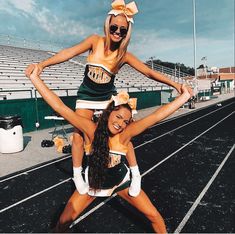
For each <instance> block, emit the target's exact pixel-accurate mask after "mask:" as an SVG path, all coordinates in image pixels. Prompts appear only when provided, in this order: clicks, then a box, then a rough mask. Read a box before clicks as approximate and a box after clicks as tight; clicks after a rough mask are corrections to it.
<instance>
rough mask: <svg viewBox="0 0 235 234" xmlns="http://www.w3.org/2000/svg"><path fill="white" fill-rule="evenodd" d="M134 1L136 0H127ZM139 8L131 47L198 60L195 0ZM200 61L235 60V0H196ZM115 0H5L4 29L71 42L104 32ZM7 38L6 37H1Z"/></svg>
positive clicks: (0, 21)
mask: <svg viewBox="0 0 235 234" xmlns="http://www.w3.org/2000/svg"><path fill="white" fill-rule="evenodd" d="M126 2H130V1H126ZM135 2H136V4H137V6H138V8H139V13H138V14H137V15H136V17H135V18H134V20H135V23H134V28H133V33H132V39H131V42H130V45H129V48H128V49H129V51H130V52H132V53H133V54H135V55H136V56H137V57H139V58H140V59H141V60H143V61H146V60H147V59H149V57H151V56H155V57H156V59H161V60H162V61H169V62H180V63H184V64H185V65H187V66H191V67H193V66H194V60H193V11H192V9H193V7H192V0H135ZM195 2H196V35H197V66H199V65H200V64H201V63H202V61H201V58H202V57H204V56H206V57H207V65H208V66H209V67H211V66H217V67H225V66H234V10H235V9H234V2H235V0H195ZM110 4H111V0H0V34H1V35H7V34H9V35H11V36H15V37H22V38H23V37H24V38H26V39H30V40H33V41H36V40H40V41H54V42H56V43H59V44H62V47H69V46H72V45H74V44H77V43H78V42H79V41H81V40H83V39H84V38H85V37H87V36H89V35H90V34H93V33H97V34H103V23H104V20H105V18H106V16H107V12H108V11H109V10H110ZM0 44H1V42H0Z"/></svg>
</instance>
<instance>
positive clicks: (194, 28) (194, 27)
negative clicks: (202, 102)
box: [192, 0, 198, 99]
mask: <svg viewBox="0 0 235 234" xmlns="http://www.w3.org/2000/svg"><path fill="white" fill-rule="evenodd" d="M192 3H193V45H194V50H193V51H194V78H193V84H194V93H196V94H197V92H198V90H197V89H198V87H197V61H196V57H197V40H196V3H195V0H192ZM197 99H198V95H197Z"/></svg>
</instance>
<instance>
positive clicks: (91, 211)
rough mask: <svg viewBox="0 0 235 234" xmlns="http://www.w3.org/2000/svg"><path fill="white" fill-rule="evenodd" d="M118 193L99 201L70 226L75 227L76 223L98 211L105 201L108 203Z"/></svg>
mask: <svg viewBox="0 0 235 234" xmlns="http://www.w3.org/2000/svg"><path fill="white" fill-rule="evenodd" d="M116 196H117V194H116V193H115V194H113V195H112V196H111V197H108V198H106V199H105V200H104V201H103V202H101V203H99V204H98V205H96V206H95V207H94V208H92V209H90V210H89V211H87V212H86V213H85V214H84V215H82V216H80V217H79V218H78V219H76V220H75V221H74V222H73V223H72V224H71V225H70V226H69V228H71V227H73V226H74V225H76V224H77V223H79V222H80V221H82V220H83V219H85V218H86V217H87V216H88V215H90V214H91V213H93V212H94V211H96V210H97V209H99V208H100V207H101V206H103V205H104V204H105V203H107V202H108V201H110V200H111V199H112V198H114V197H116Z"/></svg>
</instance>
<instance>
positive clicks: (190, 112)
mask: <svg viewBox="0 0 235 234" xmlns="http://www.w3.org/2000/svg"><path fill="white" fill-rule="evenodd" d="M232 98H233V97H232ZM232 98H231V99H232ZM227 100H229V99H227ZM224 101H225V100H224ZM221 102H223V101H221ZM221 102H216V103H214V104H211V105H209V106H204V107H202V108H199V109H195V110H192V111H189V112H187V113H184V114H181V115H178V116H175V117H172V118H170V119H167V120H165V121H163V122H160V123H157V124H155V125H153V126H151V127H150V128H154V127H156V126H158V125H161V124H164V123H167V122H170V121H173V120H176V119H178V118H180V117H185V116H187V115H190V114H193V113H195V112H198V111H201V110H204V109H206V108H209V107H212V106H215V105H216V104H217V103H221ZM233 103H234V102H231V103H229V104H227V105H225V106H222V107H220V109H216V110H215V111H218V110H221V109H223V108H224V107H227V106H230V105H232V104H233ZM213 112H214V111H213Z"/></svg>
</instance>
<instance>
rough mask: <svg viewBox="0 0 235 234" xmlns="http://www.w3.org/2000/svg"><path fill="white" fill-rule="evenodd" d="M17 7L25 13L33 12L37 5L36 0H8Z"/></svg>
mask: <svg viewBox="0 0 235 234" xmlns="http://www.w3.org/2000/svg"><path fill="white" fill-rule="evenodd" d="M7 2H9V3H10V4H11V5H13V6H14V7H15V8H16V9H18V10H21V11H23V12H25V13H29V14H33V10H34V8H35V6H36V3H35V1H34V0H7Z"/></svg>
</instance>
